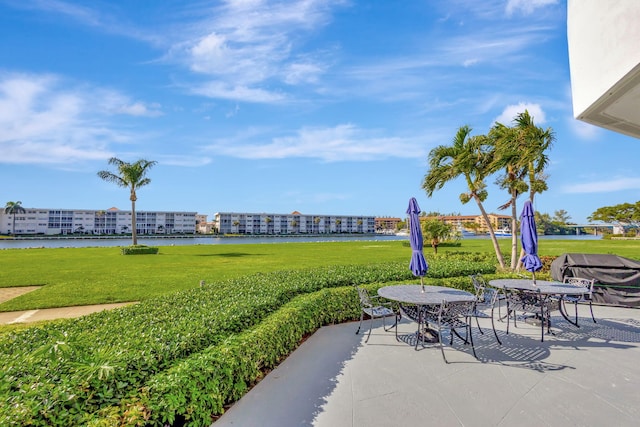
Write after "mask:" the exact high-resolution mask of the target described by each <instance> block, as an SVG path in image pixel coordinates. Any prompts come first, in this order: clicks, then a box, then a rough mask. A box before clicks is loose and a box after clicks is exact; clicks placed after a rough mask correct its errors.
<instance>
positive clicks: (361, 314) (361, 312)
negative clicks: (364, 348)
mask: <svg viewBox="0 0 640 427" xmlns="http://www.w3.org/2000/svg"><path fill="white" fill-rule="evenodd" d="M363 317H364V311H360V324H359V325H358V330H357V331H356V335H358V334H359V333H360V328H361V327H362V318H363Z"/></svg>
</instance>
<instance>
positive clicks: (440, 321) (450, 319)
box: [429, 301, 478, 363]
mask: <svg viewBox="0 0 640 427" xmlns="http://www.w3.org/2000/svg"><path fill="white" fill-rule="evenodd" d="M475 305H476V302H475V301H468V302H467V301H465V302H450V303H447V302H446V301H443V302H442V304H440V307H439V309H438V311H437V314H436V315H435V317H434V318H431V319H429V320H430V323H431V324H432V325H433V326H434V327H435V328H436V330H437V332H438V341H439V342H440V351H441V352H442V358H443V359H444V361H445V362H446V363H449V361H448V360H447V357H446V356H445V354H444V345H443V343H442V341H443V339H442V332H443V331H446V330H448V331H449V332H450V339H449V345H453V336H454V335H455V336H457V337H458V338H460V339H461V340H462V341H463V342H464V343H465V344H471V350H472V351H473V357H475V358H476V359H477V358H478V356H477V355H476V349H475V346H474V345H473V332H472V328H471V322H472V320H471V318H472V317H474V310H475ZM459 329H464V331H465V337H464V338H462V336H461V335H460V334H459V333H458V330H459Z"/></svg>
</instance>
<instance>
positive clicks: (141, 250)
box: [122, 245, 158, 255]
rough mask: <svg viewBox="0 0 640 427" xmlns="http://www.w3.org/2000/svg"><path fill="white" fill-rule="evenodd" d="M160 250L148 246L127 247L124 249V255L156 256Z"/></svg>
mask: <svg viewBox="0 0 640 427" xmlns="http://www.w3.org/2000/svg"><path fill="white" fill-rule="evenodd" d="M157 253H158V248H156V247H153V246H146V245H135V246H127V247H124V248H122V255H155V254H157Z"/></svg>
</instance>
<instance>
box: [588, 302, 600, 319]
mask: <svg viewBox="0 0 640 427" xmlns="http://www.w3.org/2000/svg"><path fill="white" fill-rule="evenodd" d="M589 310H590V311H591V318H592V319H593V323H598V322H596V318H595V317H594V316H593V305H592V304H591V300H589Z"/></svg>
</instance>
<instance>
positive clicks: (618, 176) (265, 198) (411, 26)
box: [0, 0, 640, 223]
mask: <svg viewBox="0 0 640 427" xmlns="http://www.w3.org/2000/svg"><path fill="white" fill-rule="evenodd" d="M0 39H1V40H2V43H1V44H0V182H2V183H3V185H2V186H0V200H2V204H3V205H4V203H6V202H7V201H17V200H20V201H22V205H23V206H24V207H38V208H62V209H66V208H68V209H107V208H110V207H113V206H115V207H118V208H120V209H129V208H130V203H129V200H128V192H127V191H126V190H125V189H122V188H119V187H116V186H115V185H113V184H110V183H106V182H103V181H101V180H100V179H99V178H98V177H97V175H96V172H97V171H99V170H102V169H108V168H109V166H108V165H107V160H108V158H110V157H113V156H115V157H118V158H120V159H123V160H125V161H135V160H137V159H139V158H144V159H147V160H156V161H157V162H158V164H157V165H156V166H155V167H154V168H153V169H152V170H151V171H150V175H149V176H150V178H151V179H152V182H151V184H150V185H149V186H147V187H143V188H142V189H140V190H139V192H138V203H137V205H136V206H137V208H138V209H140V210H184V211H196V212H198V213H203V214H207V215H209V217H211V216H212V215H213V213H215V212H228V211H241V212H267V213H290V212H292V211H294V210H297V211H300V212H302V213H305V214H327V215H331V214H333V215H339V214H344V215H375V216H402V217H404V215H405V211H406V209H407V205H408V201H409V198H410V197H416V198H417V199H418V202H419V204H420V207H421V208H422V210H424V211H439V212H441V213H454V212H455V213H458V212H459V213H461V214H468V215H473V214H477V213H478V208H477V206H476V205H475V203H473V202H470V203H468V204H466V205H462V204H461V203H460V202H459V199H458V196H459V194H460V193H461V192H462V191H463V190H464V184H463V183H462V182H453V183H450V184H448V185H446V186H445V187H444V189H443V190H440V191H438V192H436V193H435V194H434V195H433V197H431V198H428V197H427V196H426V195H425V193H424V191H423V190H422V189H421V182H422V179H423V177H424V175H425V173H426V172H427V170H428V168H427V156H428V153H429V151H430V150H431V149H432V148H433V147H435V146H437V145H440V144H449V143H450V142H451V140H452V138H453V136H454V135H455V133H456V130H457V129H458V128H459V127H460V126H462V125H465V124H467V125H470V126H471V127H472V128H473V129H474V132H473V134H484V133H487V132H488V130H489V128H490V127H491V125H492V124H493V123H494V122H495V121H500V122H502V123H505V124H510V122H511V120H512V119H513V117H514V116H515V115H516V114H517V113H518V112H521V111H523V110H524V109H525V108H527V109H528V110H529V112H530V113H531V114H532V115H533V116H534V120H535V122H536V123H537V124H538V125H540V126H542V127H545V128H547V127H551V128H553V130H554V131H555V134H556V138H557V140H556V142H555V144H554V146H553V149H552V150H551V151H550V152H549V155H550V158H551V164H550V165H549V168H548V175H549V180H548V183H549V187H550V189H549V190H548V191H547V192H545V193H543V194H541V195H538V196H537V199H536V202H535V205H534V206H535V208H536V210H538V211H540V212H544V213H549V214H551V215H553V213H554V211H555V210H558V209H564V210H566V211H567V212H568V213H569V215H570V216H571V219H572V220H573V221H574V222H578V223H582V222H584V221H586V217H587V216H589V215H590V214H591V213H592V212H594V211H595V210H596V209H597V208H599V207H601V206H609V205H614V204H619V203H625V202H635V201H637V200H639V199H640V198H639V197H638V193H639V190H640V172H638V167H637V162H638V160H639V155H640V149H639V147H640V144H639V141H638V140H637V139H634V138H631V137H628V136H624V135H618V134H616V133H613V132H611V131H608V130H604V129H600V128H597V127H594V126H591V125H588V124H584V123H581V122H578V121H576V120H575V119H574V118H573V111H572V104H571V84H570V76H569V63H568V55H567V40H566V2H565V1H554V0H483V1H476V0H442V1H438V0H422V1H418V0H407V1H355V0H351V1H347V0H304V1H293V0H292V1H266V0H265V1H260V0H239V1H226V2H225V1H206V0H200V1H191V2H185V1H178V0H167V1H159V2H154V1H106V0H103V1H92V2H79V1H77V2H72V1H57V0H49V1H48V0H0ZM493 181H494V179H490V180H489V184H491V185H490V188H489V192H490V196H489V199H488V200H487V202H486V203H485V207H486V209H487V211H489V212H496V213H498V212H499V211H498V210H497V207H498V206H499V205H501V204H502V203H504V202H505V201H506V200H507V199H508V197H507V195H506V193H503V192H502V191H501V190H499V189H497V188H496V187H495V186H494V185H493ZM523 202H524V199H521V200H520V202H519V203H520V205H522V203H523Z"/></svg>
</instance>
